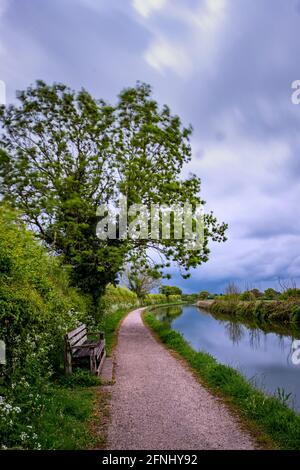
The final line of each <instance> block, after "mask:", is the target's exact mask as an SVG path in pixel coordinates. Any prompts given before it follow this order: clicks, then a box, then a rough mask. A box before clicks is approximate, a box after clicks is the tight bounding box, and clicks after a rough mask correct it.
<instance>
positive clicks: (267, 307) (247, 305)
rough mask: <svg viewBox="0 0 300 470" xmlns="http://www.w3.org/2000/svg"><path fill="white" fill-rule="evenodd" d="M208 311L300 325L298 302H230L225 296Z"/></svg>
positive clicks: (299, 304) (216, 301)
mask: <svg viewBox="0 0 300 470" xmlns="http://www.w3.org/2000/svg"><path fill="white" fill-rule="evenodd" d="M209 308H210V311H211V312H212V313H216V314H225V315H229V316H233V317H241V318H248V319H258V320H265V321H270V322H280V323H284V324H288V323H296V324H300V302H299V300H298V301H297V300H290V301H289V302H287V301H273V302H266V301H263V300H252V301H246V300H243V301H232V299H230V298H229V299H228V298H227V296H223V297H222V298H221V299H217V300H215V301H214V302H213V303H212V304H211V305H210V307H209Z"/></svg>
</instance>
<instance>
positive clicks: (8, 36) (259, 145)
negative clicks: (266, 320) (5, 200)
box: [0, 0, 300, 292]
mask: <svg viewBox="0 0 300 470" xmlns="http://www.w3.org/2000/svg"><path fill="white" fill-rule="evenodd" d="M299 44H300V1H299V0H43V1H41V0H0V80H3V81H4V82H5V84H6V90H7V102H12V101H13V100H14V97H15V91H16V90H17V89H24V88H26V87H27V86H29V85H30V84H32V83H34V82H35V80H36V79H43V80H45V81H46V82H48V83H52V82H63V83H66V84H68V85H70V86H71V87H72V88H74V89H80V88H81V87H84V88H86V89H87V90H89V91H90V92H91V93H92V94H93V95H94V96H95V97H97V98H98V97H99V98H104V99H106V100H108V101H111V102H114V101H115V99H116V96H117V94H118V93H119V92H120V90H121V89H123V88H124V87H127V86H134V85H135V83H136V81H137V80H140V81H144V82H146V83H149V84H150V85H151V86H152V87H153V90H154V97H155V98H156V99H157V100H158V101H159V103H161V104H164V103H166V104H168V105H169V106H170V107H171V110H172V112H173V113H176V114H179V115H180V116H181V118H182V120H183V122H184V124H186V125H187V124H192V126H193V128H194V133H193V137H192V148H193V157H192V161H191V163H190V164H189V165H188V167H187V168H186V172H187V173H188V172H193V173H196V174H197V175H198V176H200V178H201V180H202V197H203V198H204V199H205V200H206V201H207V205H206V209H207V210H213V211H214V214H215V215H216V216H217V218H218V219H219V220H220V221H225V222H227V223H228V224H229V229H228V232H227V236H228V241H227V242H226V243H225V244H223V243H222V244H212V245H211V256H210V260H209V262H208V263H206V264H204V265H202V266H200V267H199V268H197V269H196V270H194V271H193V272H192V277H191V279H189V280H186V281H183V280H182V279H181V278H180V276H179V275H178V271H177V269H176V268H174V273H173V281H172V282H173V283H177V284H178V285H180V286H181V287H182V288H183V289H184V290H185V291H186V292H199V291H200V290H202V289H209V290H211V291H213V292H221V291H223V290H224V288H225V286H226V285H227V283H228V282H231V281H234V282H237V283H238V284H239V285H240V287H241V288H244V287H245V286H251V287H258V288H260V289H264V288H266V287H268V286H272V287H274V288H278V287H279V285H278V278H281V279H286V280H287V279H293V280H295V281H296V282H298V281H299V286H300V217H299V212H300V211H299V204H300V179H299V174H300V134H299V130H300V105H298V106H297V105H295V104H293V103H292V100H291V95H292V88H291V86H292V83H293V81H295V80H298V79H300V63H299V53H298V47H299Z"/></svg>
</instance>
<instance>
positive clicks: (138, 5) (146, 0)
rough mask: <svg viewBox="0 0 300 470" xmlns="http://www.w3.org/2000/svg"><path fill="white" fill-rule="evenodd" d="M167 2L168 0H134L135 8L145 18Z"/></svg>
mask: <svg viewBox="0 0 300 470" xmlns="http://www.w3.org/2000/svg"><path fill="white" fill-rule="evenodd" d="M166 4H167V0H132V5H133V8H135V10H136V11H137V12H138V13H139V14H140V15H141V16H143V17H145V18H147V17H148V16H150V15H151V13H153V12H154V11H159V10H161V9H163V8H164V7H165V6H166Z"/></svg>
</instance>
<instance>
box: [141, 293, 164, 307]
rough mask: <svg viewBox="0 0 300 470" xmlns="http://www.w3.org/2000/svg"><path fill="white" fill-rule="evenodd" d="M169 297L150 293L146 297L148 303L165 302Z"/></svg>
mask: <svg viewBox="0 0 300 470" xmlns="http://www.w3.org/2000/svg"><path fill="white" fill-rule="evenodd" d="M167 302H168V298H167V296H166V295H164V294H148V295H146V297H145V303H146V305H155V304H165V303H167Z"/></svg>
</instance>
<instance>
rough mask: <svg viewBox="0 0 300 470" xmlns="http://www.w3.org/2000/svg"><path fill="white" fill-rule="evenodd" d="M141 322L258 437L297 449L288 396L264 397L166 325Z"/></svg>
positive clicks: (150, 319) (297, 426) (297, 422)
mask: <svg viewBox="0 0 300 470" xmlns="http://www.w3.org/2000/svg"><path fill="white" fill-rule="evenodd" d="M144 319H145V321H146V323H147V324H148V325H149V326H150V328H152V330H153V331H154V332H155V333H156V334H157V335H158V336H159V337H160V339H161V341H162V342H163V343H165V344H166V345H167V346H168V347H169V348H170V349H172V350H173V351H176V352H177V353H178V354H180V355H181V356H182V357H183V358H184V359H185V360H186V361H187V363H188V365H189V366H190V367H192V368H193V369H194V370H195V372H196V374H198V376H199V378H200V379H201V381H202V383H203V382H204V383H205V384H206V385H207V386H208V387H209V388H210V389H211V390H212V391H213V392H216V393H217V394H222V396H224V397H225V398H226V399H227V401H229V402H230V403H231V404H232V405H233V406H234V407H235V408H236V409H238V411H239V413H240V414H241V416H242V417H243V418H244V419H246V420H248V422H250V423H251V424H252V425H255V426H257V430H258V432H259V434H260V435H261V433H262V432H263V433H265V435H267V436H269V437H271V439H272V440H273V442H275V444H276V445H278V446H279V447H280V448H282V449H286V450H289V449H294V450H298V449H299V442H300V416H299V414H297V413H296V412H295V411H293V410H291V409H290V408H288V407H287V404H286V403H287V401H288V399H289V395H288V394H286V393H285V392H284V391H282V390H280V392H279V396H278V395H277V396H274V397H271V396H266V395H265V394H264V393H263V392H261V391H259V390H257V389H255V388H254V387H253V386H252V385H251V384H250V383H249V382H248V381H247V380H246V379H245V378H244V377H243V376H242V375H241V374H240V373H239V372H238V371H236V370H234V369H232V368H231V367H229V366H225V365H222V364H218V363H217V361H216V360H215V359H214V358H213V357H212V356H211V355H209V354H207V353H205V352H196V351H195V350H194V349H193V348H192V347H191V346H190V345H189V344H188V343H187V342H186V341H185V340H184V338H183V337H182V336H181V335H180V333H177V332H176V331H174V330H172V329H171V328H170V327H169V326H168V324H167V323H162V322H160V321H158V320H157V319H156V318H155V316H154V315H152V314H151V313H146V314H144ZM278 397H279V399H278Z"/></svg>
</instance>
